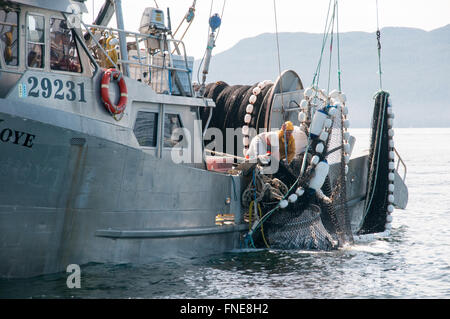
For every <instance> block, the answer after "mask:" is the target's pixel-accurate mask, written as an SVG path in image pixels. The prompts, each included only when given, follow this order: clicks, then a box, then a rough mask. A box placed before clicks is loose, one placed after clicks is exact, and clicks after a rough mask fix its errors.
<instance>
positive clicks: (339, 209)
mask: <svg viewBox="0 0 450 319" xmlns="http://www.w3.org/2000/svg"><path fill="white" fill-rule="evenodd" d="M255 87H256V85H252V86H244V85H235V86H229V85H227V84H226V83H224V82H216V83H214V84H212V85H208V86H207V88H206V93H205V96H208V97H211V98H212V99H213V100H214V101H215V103H216V107H215V109H214V112H213V116H212V119H211V122H210V127H215V128H219V129H220V130H221V131H222V133H223V136H224V138H226V129H227V128H233V129H237V128H241V127H242V126H243V125H244V117H245V115H246V107H247V105H248V103H249V102H248V101H249V98H250V96H251V95H252V94H253V93H252V91H253V89H254V88H255ZM271 90H273V84H269V85H266V86H265V87H264V88H263V89H262V90H261V93H260V94H258V96H257V100H256V102H255V103H254V104H253V106H254V107H253V112H252V117H251V122H250V123H249V127H251V128H256V129H262V128H264V117H265V113H266V110H267V108H268V107H269V106H270V105H271V103H272V99H273V95H272V94H270V93H272V91H271ZM335 119H336V120H334V121H333V126H332V128H331V129H330V133H329V137H328V139H327V143H325V150H324V151H323V152H322V153H321V154H318V155H320V159H321V160H328V161H329V162H330V164H333V163H337V167H338V168H337V169H334V170H333V171H332V174H335V176H332V178H330V177H327V179H326V181H325V183H324V185H323V187H322V189H321V191H320V192H315V191H311V189H308V183H309V181H310V179H311V177H312V176H313V174H314V165H312V164H310V163H311V157H312V156H313V155H316V154H315V153H314V152H309V153H308V154H307V155H306V156H307V159H306V162H305V163H306V166H305V169H304V172H303V174H302V175H301V178H299V175H300V170H301V167H302V163H303V157H304V156H305V154H300V155H299V156H298V157H297V158H295V159H294V160H293V161H292V162H291V163H290V165H287V164H285V162H284V161H281V162H280V163H279V170H278V172H277V173H276V174H273V175H269V176H268V177H267V178H269V179H270V180H271V181H272V182H270V181H268V180H263V179H260V182H259V183H252V182H251V181H250V182H249V185H248V188H247V189H246V190H245V191H244V194H243V197H242V198H243V200H242V203H243V206H244V207H245V208H247V207H249V206H250V203H251V201H252V200H253V199H254V198H257V202H258V208H257V209H256V208H255V209H254V210H255V211H251V210H250V211H248V212H247V214H246V215H245V216H246V217H245V221H247V222H250V224H251V223H256V224H253V225H257V227H255V228H254V229H253V231H252V232H251V237H252V238H251V241H252V243H253V245H254V246H255V247H273V248H280V249H318V250H330V249H335V248H337V247H338V245H343V244H345V243H348V242H351V240H352V234H351V228H350V222H349V218H348V209H347V205H346V184H345V162H344V159H343V151H342V144H343V126H342V118H341V114H340V113H339V114H338V115H336V116H335ZM305 130H306V132H305V133H306V134H308V129H307V128H306V129H305ZM318 142H319V141H316V140H313V141H312V144H311V148H310V149H311V150H314V149H315V146H316V145H317V143H318ZM234 144H235V145H236V144H237V143H234ZM241 151H242V148H241V149H239V148H238V147H237V146H235V149H234V154H233V155H236V156H242V153H241ZM327 152H329V153H327ZM276 180H279V181H281V183H279V185H278V186H277V184H276V183H273V181H276ZM256 184H258V185H256ZM283 185H284V187H283ZM298 187H303V188H304V189H305V193H304V194H303V196H300V197H299V198H298V200H297V201H295V202H293V203H290V204H289V205H288V207H286V208H284V209H281V208H279V207H278V208H277V204H278V203H279V200H280V197H281V199H282V198H283V196H284V198H287V197H288V196H290V195H292V194H294V193H295V191H296V189H297V188H298ZM287 190H288V191H287ZM280 194H281V195H282V196H280ZM250 226H251V225H250Z"/></svg>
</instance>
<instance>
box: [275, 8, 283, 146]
mask: <svg viewBox="0 0 450 319" xmlns="http://www.w3.org/2000/svg"><path fill="white" fill-rule="evenodd" d="M273 13H274V16H275V35H276V40H277V51H278V75H279V77H280V93H281V112H282V113H283V120H284V116H285V113H284V99H283V82H282V79H281V59H280V43H279V40H278V20H277V6H276V3H275V0H273ZM285 143H286V141H285Z"/></svg>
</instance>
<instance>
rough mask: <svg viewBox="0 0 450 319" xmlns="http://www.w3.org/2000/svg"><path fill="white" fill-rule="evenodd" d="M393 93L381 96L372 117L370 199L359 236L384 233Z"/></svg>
mask: <svg viewBox="0 0 450 319" xmlns="http://www.w3.org/2000/svg"><path fill="white" fill-rule="evenodd" d="M388 98H389V93H387V92H383V91H381V92H378V94H377V95H376V97H375V106H374V111H373V117H372V128H371V139H370V152H369V173H368V179H367V196H366V201H365V204H364V213H365V218H364V223H363V226H362V227H361V230H360V231H359V234H367V233H377V232H383V231H384V227H385V223H386V217H387V206H388V205H389V202H388V195H389V191H388V184H389V180H388V174H389V166H388V163H389V136H388V131H389V127H388V114H387V108H388V107H389V103H388V101H389V100H388Z"/></svg>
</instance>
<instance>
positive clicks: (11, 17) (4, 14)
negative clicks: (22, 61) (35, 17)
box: [0, 9, 19, 66]
mask: <svg viewBox="0 0 450 319" xmlns="http://www.w3.org/2000/svg"><path fill="white" fill-rule="evenodd" d="M17 22H18V13H17V12H15V11H7V10H5V9H0V41H1V42H2V46H1V47H2V51H3V52H2V54H3V58H4V60H5V63H6V64H7V65H11V66H17V65H18V61H19V59H18V34H17V30H18V29H17Z"/></svg>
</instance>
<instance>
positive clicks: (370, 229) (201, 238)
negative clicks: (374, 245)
mask: <svg viewBox="0 0 450 319" xmlns="http://www.w3.org/2000/svg"><path fill="white" fill-rule="evenodd" d="M194 4H195V1H194ZM84 13H87V8H86V6H85V4H84V2H83V1H76V0H72V1H71V0H58V1H48V0H17V1H13V0H11V1H1V2H0V154H1V156H0V277H7V278H15V277H31V276H36V275H41V274H48V273H55V272H60V271H65V270H66V269H67V267H68V265H71V264H77V265H83V264H86V263H89V262H98V263H113V264H119V263H136V264H139V263H151V262H154V261H157V260H160V259H164V258H170V257H180V256H181V257H193V256H205V255H209V254H214V253H222V252H226V251H230V250H233V249H236V248H240V247H245V246H247V247H253V246H257V245H258V244H257V242H258V240H257V239H256V238H255V235H256V234H264V233H263V232H262V231H261V228H262V227H261V226H262V225H264V222H265V221H266V220H268V219H267V218H269V217H270V216H272V217H273V216H277V215H278V216H281V213H282V212H283V211H288V210H289V207H292V205H295V203H300V202H301V198H302V196H305V197H306V195H307V194H309V193H310V187H308V185H309V183H310V181H311V179H312V178H314V177H315V176H316V178H318V177H317V176H319V174H318V173H316V174H314V168H315V167H316V165H318V164H319V163H322V162H324V160H325V159H326V157H327V156H328V155H329V154H332V153H333V152H331V151H332V150H331V149H329V148H328V145H329V144H328V142H326V141H328V139H327V138H325V137H324V136H325V134H322V131H324V132H325V131H326V132H328V133H329V134H328V135H329V136H332V135H333V128H335V129H336V130H335V131H336V132H339V134H341V135H339V136H341V141H340V142H339V143H338V144H336V145H337V146H336V147H337V150H338V152H336V150H335V151H334V153H333V154H337V153H339V154H340V155H339V158H338V159H336V160H335V161H334V162H333V161H331V160H329V159H328V162H329V167H327V172H326V173H325V175H323V176H321V177H320V178H322V177H323V179H324V180H325V179H326V180H327V182H326V183H327V185H328V188H330V189H331V190H332V189H333V187H334V186H335V185H337V183H338V182H337V181H340V182H339V183H340V185H341V186H340V187H341V189H342V187H344V188H345V190H346V191H345V192H342V191H341V192H340V194H341V195H342V194H344V195H345V198H342V197H341V198H340V202H339V203H335V204H334V206H333V207H334V208H335V209H336V210H339V209H340V207H343V205H345V207H346V209H345V210H343V209H341V210H340V211H342V212H343V213H342V214H344V215H343V216H344V217H345V218H346V221H344V222H341V221H338V222H336V223H335V224H336V225H342V223H344V224H346V225H347V226H348V225H350V228H349V229H350V232H351V234H350V237H353V236H362V235H366V234H372V235H373V234H376V233H384V232H386V231H387V230H388V228H389V226H386V225H390V221H389V217H390V215H389V214H390V213H391V212H392V210H393V207H394V206H395V207H398V208H404V207H406V203H407V188H406V185H405V183H404V177H401V176H400V175H399V174H398V166H396V167H393V165H394V163H395V162H394V159H396V160H397V165H399V163H401V160H399V159H400V158H399V156H398V154H397V153H395V148H394V146H393V144H392V143H391V142H390V141H391V140H392V136H393V134H392V132H391V131H392V127H390V128H388V129H386V127H384V128H383V127H382V126H383V125H382V124H384V125H388V124H386V123H388V120H389V118H392V117H390V115H391V114H392V108H390V107H391V104H390V101H389V98H388V96H387V95H386V94H380V95H378V97H379V98H378V100H379V101H378V100H377V101H378V102H377V103H378V104H377V105H379V107H378V110H379V112H380V114H382V116H381V117H380V118H381V119H382V120H380V124H379V125H377V126H376V128H375V129H374V130H375V131H376V132H379V133H375V134H374V136H375V137H374V141H373V143H372V144H373V145H375V146H376V147H375V146H374V147H372V150H373V151H372V152H371V154H366V155H364V156H359V157H352V158H351V157H350V155H351V146H352V145H353V143H354V138H352V137H351V136H350V135H349V134H347V132H348V125H347V124H343V123H347V122H345V121H346V116H347V115H346V113H345V112H346V111H345V98H344V95H343V94H342V92H334V93H333V94H332V96H333V103H334V104H333V107H329V106H331V104H330V103H331V102H332V101H331V95H330V94H329V92H324V91H323V90H322V91H321V90H319V89H318V88H316V87H311V88H304V87H303V84H302V81H301V80H300V77H299V76H298V75H297V73H296V72H295V71H293V70H286V71H284V72H282V73H281V74H280V76H279V77H278V78H277V79H276V80H275V81H273V82H271V81H261V82H259V83H257V84H255V85H251V86H248V87H247V88H246V90H244V89H241V91H239V92H241V93H240V94H241V95H239V97H238V98H239V99H241V100H242V101H243V103H245V104H250V105H254V110H250V108H246V109H245V110H246V111H245V112H244V113H245V114H242V115H243V117H244V120H243V121H242V122H240V123H238V124H236V125H237V127H234V128H239V130H237V131H236V130H234V133H236V134H241V133H242V135H241V136H239V138H238V140H240V141H242V144H239V143H238V145H237V146H236V147H235V148H233V149H232V150H230V151H229V152H228V151H227V150H224V151H223V152H218V151H217V148H216V149H214V148H213V147H211V146H209V147H208V145H205V141H206V140H207V139H208V138H210V136H209V137H208V136H207V134H208V129H210V128H217V127H218V126H219V125H218V124H217V123H218V121H220V119H221V115H220V114H222V116H223V114H224V113H223V110H220V109H219V108H218V107H220V105H221V103H222V102H220V101H219V100H218V99H217V98H218V93H220V92H219V91H220V90H219V89H217V88H222V89H225V88H226V85H222V86H221V85H220V83H214V84H212V85H209V86H208V85H205V79H206V76H207V74H208V67H209V63H210V61H211V56H212V55H211V51H212V48H213V47H214V45H213V44H214V39H215V35H216V33H215V32H216V30H217V28H218V27H219V26H220V17H219V16H218V15H215V16H212V17H211V19H210V37H209V42H208V49H207V54H206V58H205V60H204V69H203V75H204V79H203V83H196V84H193V83H192V69H193V58H192V57H189V56H188V55H187V53H186V50H185V47H184V43H183V41H182V40H177V39H175V36H174V34H173V33H172V31H171V26H170V22H169V21H170V19H168V18H169V17H170V13H169V12H168V11H167V12H165V11H164V10H161V9H159V8H147V9H146V10H145V11H144V12H143V15H142V20H141V25H140V29H139V30H136V31H126V30H125V28H124V23H123V17H122V9H121V1H120V0H114V1H113V0H107V1H105V4H104V5H103V7H102V9H101V10H100V13H99V15H98V16H97V18H96V19H95V21H94V23H93V24H86V23H84V22H83V19H82V15H83V14H84ZM114 13H115V15H116V19H117V21H116V22H117V28H113V27H110V26H108V24H109V22H110V20H111V18H112V16H113V14H114ZM166 13H168V14H167V16H166ZM188 13H190V14H191V15H189V14H187V15H186V17H185V19H186V21H189V19H192V13H193V10H192V8H190V10H189V12H188ZM166 18H167V20H168V21H167V20H166ZM244 91H245V94H244ZM214 92H215V93H214ZM233 92H235V91H233ZM234 96H236V94H234ZM253 96H254V97H253ZM262 100H263V101H262ZM252 101H253V103H252ZM303 101H305V102H303ZM262 102H264V103H262ZM227 103H228V102H227ZM230 103H231V102H230ZM222 104H223V103H222ZM263 104H264V107H262V106H261V105H263ZM230 105H231V104H230ZM258 105H259V106H258ZM323 107H325V108H326V107H328V110H331V109H334V110H335V111H332V112H328V113H326V114H325V116H324V117H323V118H322V120H323V121H322V122H321V125H319V126H320V127H319V131H318V135H317V134H316V135H314V134H310V133H311V129H312V125H313V123H317V122H315V121H314V118H315V115H316V114H319V113H320V114H324V113H323V112H318V110H319V108H323ZM256 109H258V110H260V111H259V113H258V115H257V116H256V117H255V114H256V113H255V114H253V111H255V112H256ZM300 113H301V114H303V115H301V116H300V115H299V114H300ZM331 113H336V114H335V115H334V118H339V119H340V120H339V121H332V123H331V124H330V125H329V126H328V127H325V126H324V125H325V124H324V123H325V120H327V119H329V120H332V115H330V114H331ZM388 113H389V114H388ZM247 114H249V116H247V117H245V116H246V115H247ZM384 114H386V116H384ZM249 117H250V120H249ZM256 120H258V123H256V122H254V121H256ZM288 120H290V121H291V122H292V123H294V124H295V125H296V126H297V127H299V128H300V127H302V129H303V130H304V132H306V133H305V136H307V140H308V144H307V147H306V148H305V149H303V150H299V152H298V154H297V155H298V156H299V162H300V163H301V164H303V165H300V166H299V167H302V169H303V171H304V172H305V174H306V173H307V172H309V174H310V175H308V176H310V177H309V178H306V177H305V178H306V179H305V178H303V179H300V178H298V179H297V180H296V181H295V183H293V184H286V185H285V186H286V188H285V189H283V187H281V186H280V185H282V184H284V183H281V184H279V185H278V187H275V186H274V187H273V189H271V191H272V193H271V194H273V193H274V192H276V191H278V192H279V193H278V197H276V198H275V202H274V198H273V197H271V201H272V202H270V203H266V204H267V205H268V206H266V207H265V208H266V209H267V210H264V215H263V214H262V213H261V214H260V215H259V216H258V214H253V215H252V213H251V211H252V209H249V207H248V206H249V205H250V204H251V198H250V200H249V196H250V197H251V196H253V195H255V196H256V195H258V194H259V195H261V193H258V191H260V189H258V187H256V184H252V183H253V182H254V181H256V179H257V178H259V180H263V181H264V183H263V184H261V185H260V186H264V185H266V184H267V183H269V184H270V183H272V182H273V180H274V178H273V176H269V177H267V178H269V180H265V179H264V178H265V177H264V176H263V175H262V174H260V172H261V170H260V168H261V166H262V165H261V163H259V162H258V161H256V162H252V161H249V160H248V159H246V157H245V153H244V154H238V152H241V150H244V152H245V150H246V147H247V146H248V145H249V143H250V140H251V138H252V136H251V134H250V135H249V133H248V130H245V128H244V127H247V129H249V128H252V127H253V128H258V129H261V128H262V129H265V130H272V129H279V128H280V127H281V126H282V124H283V123H284V122H285V121H288ZM300 120H303V121H300ZM222 121H223V119H222ZM252 121H253V122H252ZM237 122H239V121H237ZM326 122H329V121H326ZM334 122H336V123H337V122H339V123H340V124H336V125H337V126H335V124H333V123H334ZM252 123H253V124H252ZM252 125H253V126H252ZM302 125H303V126H302ZM380 126H381V128H380ZM243 128H244V130H243V131H244V132H243V131H242V129H243ZM219 131H220V129H219ZM180 132H181V133H182V134H180ZM209 132H211V131H210V130H209ZM344 133H345V134H344ZM319 137H321V138H322V139H324V140H323V143H322V145H323V146H325V147H324V149H322V150H320V147H318V146H317V145H319V144H320V142H319V139H318V138H319ZM344 137H345V138H344ZM344 140H345V141H344ZM344 142H345V143H344ZM247 148H248V147H247ZM234 149H236V150H237V151H233V150H234ZM327 149H328V153H326V152H327ZM308 150H310V151H309V153H308ZM380 150H382V151H380ZM319 151H322V152H323V153H321V152H319ZM320 153H321V154H320ZM380 154H381V155H380ZM314 155H317V157H318V160H317V163H316V159H315V158H314ZM308 156H309V157H308ZM380 156H381V157H380ZM383 156H384V157H386V156H387V157H388V158H389V159H387V160H386V161H385V162H384V164H383V165H384V168H386V169H388V171H386V172H385V173H383V174H384V175H383V174H382V173H381V168H382V166H383V165H381V164H380V165H377V166H376V167H375V166H374V165H375V164H374V163H382V162H383V161H382V160H381V159H380V158H383ZM374 157H375V158H377V160H376V161H375V160H373V158H374ZM312 158H314V160H312ZM327 158H328V157H327ZM310 161H311V162H310ZM378 168H380V169H378ZM317 171H318V169H317ZM252 174H253V175H252ZM382 175H383V176H382ZM252 176H253V179H252ZM304 176H306V175H304ZM379 176H380V178H381V179H383V182H380V181H379V178H378V177H379ZM376 181H378V183H377V182H376ZM324 183H325V182H322V185H318V188H317V190H319V189H321V188H323V187H322V186H323V185H324ZM252 185H253V186H252ZM271 185H272V184H271ZM377 185H378V186H377ZM380 185H382V186H381V187H382V188H381V190H380V189H379V188H380ZM391 185H392V186H391ZM394 185H395V187H394ZM272 186H273V185H272ZM302 190H303V192H304V194H303V193H302ZM246 191H247V192H246ZM319 193H320V192H319ZM323 193H324V194H325V196H326V195H327V192H326V191H324V192H323ZM249 194H250V195H249ZM293 194H295V195H296V197H297V198H295V200H294V196H292V195H293ZM315 194H316V193H315V192H314V194H312V195H311V196H315ZM374 194H375V195H374ZM259 195H258V196H259ZM262 195H264V194H262ZM269 195H270V194H269ZM270 196H271V195H270ZM270 196H269V197H270ZM330 198H331V199H330ZM333 199H334V198H333V196H332V194H331V193H329V194H328V197H327V200H331V201H332V200H333ZM261 203H262V204H264V200H263V197H261ZM373 203H378V206H380V207H372V206H373ZM380 203H381V204H380ZM258 204H260V203H258V201H256V202H253V207H254V209H255V211H257V207H261V205H258ZM311 207H313V208H311ZM321 208H322V210H323V207H321V206H320V205H313V206H308V209H307V211H308V212H310V213H309V214H310V217H311V216H312V217H311V218H312V219H311V220H315V221H319V222H320V215H321V212H320V211H321ZM317 209H318V210H317ZM249 211H250V214H249ZM304 215H305V214H304ZM313 215H314V216H313ZM251 216H253V219H252V220H249V217H251ZM295 218H299V216H298V215H297V216H295ZM323 224H324V225H325V226H327V225H326V224H327V223H326V222H325V221H324V222H323ZM293 225H294V224H293ZM291 226H292V225H291ZM292 227H294V228H295V225H294V226H292ZM327 230H328V231H329V232H333V231H332V230H330V229H327ZM294 231H295V229H294ZM337 233H339V231H337ZM258 236H259V235H258ZM338 237H339V236H338ZM253 238H255V239H254V240H253ZM272 239H273V240H272V243H275V242H276V236H275V235H274V236H272ZM338 239H339V238H338ZM264 241H265V242H266V244H268V243H267V238H265V237H264ZM269 242H270V239H269ZM273 246H274V247H276V245H275V244H274V245H273Z"/></svg>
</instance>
